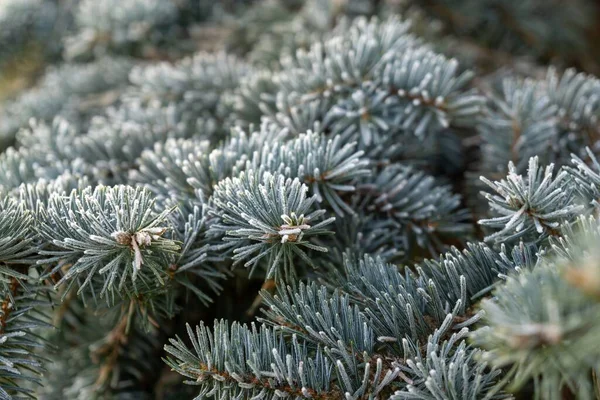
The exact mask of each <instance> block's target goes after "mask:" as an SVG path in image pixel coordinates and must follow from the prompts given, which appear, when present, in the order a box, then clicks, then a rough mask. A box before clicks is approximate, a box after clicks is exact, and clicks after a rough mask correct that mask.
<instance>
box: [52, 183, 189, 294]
mask: <svg viewBox="0 0 600 400" xmlns="http://www.w3.org/2000/svg"><path fill="white" fill-rule="evenodd" d="M169 212H170V210H165V211H163V212H162V213H160V214H157V213H156V212H155V211H154V199H153V198H152V196H151V195H150V193H149V192H148V191H145V190H143V189H139V188H138V189H134V188H132V187H128V186H115V187H105V186H98V187H96V188H95V189H92V188H90V187H88V188H86V189H83V190H79V191H77V190H74V191H72V192H71V194H70V195H68V196H61V195H60V194H53V195H52V196H51V197H50V199H49V204H48V207H47V208H46V209H45V210H44V212H43V218H42V221H41V224H40V234H41V235H42V237H43V238H44V241H45V242H46V243H47V244H48V246H49V248H48V249H45V250H43V251H41V252H40V253H41V254H44V255H46V256H47V258H45V259H44V260H42V261H40V263H41V264H44V265H48V266H49V270H48V272H47V275H50V274H55V273H58V272H60V271H64V275H62V277H61V278H60V280H59V281H58V283H57V286H60V285H63V284H66V285H68V288H69V290H73V289H75V288H77V292H78V294H82V295H84V296H85V297H87V296H92V298H94V300H95V301H96V300H97V299H96V297H97V295H98V294H99V295H100V298H105V299H106V301H107V303H108V304H112V303H114V302H115V299H120V298H137V297H139V296H142V295H148V296H149V295H151V294H152V292H155V291H156V290H157V289H161V288H164V287H165V285H167V284H168V282H169V275H168V273H167V270H168V265H170V264H171V262H172V260H173V258H174V256H175V255H176V254H177V252H178V250H179V245H178V244H177V243H176V242H175V241H173V240H171V239H169V238H168V231H169V230H170V229H172V228H171V227H170V226H169V225H168V221H167V220H166V216H167V215H168V213H169ZM95 286H98V287H100V288H101V289H100V292H99V293H96V290H97V289H98V288H97V287H95Z"/></svg>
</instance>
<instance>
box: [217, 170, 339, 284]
mask: <svg viewBox="0 0 600 400" xmlns="http://www.w3.org/2000/svg"><path fill="white" fill-rule="evenodd" d="M307 191H308V188H307V187H306V186H305V185H303V184H301V183H300V181H299V180H298V179H297V178H296V179H294V180H292V179H290V178H287V179H286V178H285V177H284V176H283V175H280V174H275V175H273V174H271V173H268V172H265V173H264V174H262V176H261V174H260V173H258V172H254V171H252V170H249V171H245V172H242V173H241V174H240V175H239V177H237V178H233V179H231V178H227V179H225V180H223V181H221V182H219V184H218V185H217V187H216V188H215V193H214V195H213V198H212V200H213V204H214V206H213V208H212V210H211V213H212V214H213V215H214V216H215V217H218V218H219V221H218V222H216V223H213V224H212V225H211V227H210V229H211V230H212V231H213V232H215V233H220V234H224V235H225V237H224V240H226V241H228V242H231V244H232V246H233V247H234V248H235V249H234V253H235V255H234V257H233V258H234V260H236V262H242V261H245V265H246V266H248V267H252V271H254V270H255V269H256V267H257V265H258V261H260V260H261V259H263V258H264V257H267V258H268V261H267V274H266V276H267V278H270V277H272V276H289V277H292V276H293V275H294V274H295V270H296V266H297V265H296V264H297V262H296V261H294V260H295V259H296V258H299V259H301V260H302V262H303V263H305V264H307V265H311V266H314V263H313V261H312V260H311V259H310V258H309V257H308V256H307V254H306V253H305V251H304V250H303V248H306V249H311V250H316V251H321V252H324V251H327V249H325V248H323V247H320V246H317V245H315V244H313V243H311V241H310V239H311V238H312V237H313V236H318V235H323V234H328V233H329V232H328V231H326V230H325V229H324V227H325V226H327V225H328V224H330V223H332V222H333V221H334V218H328V219H325V220H321V221H319V220H320V219H321V216H322V215H323V214H325V210H314V209H313V204H314V203H315V202H316V199H317V198H316V196H312V197H309V198H307V197H306V192H307ZM280 263H281V264H282V266H280Z"/></svg>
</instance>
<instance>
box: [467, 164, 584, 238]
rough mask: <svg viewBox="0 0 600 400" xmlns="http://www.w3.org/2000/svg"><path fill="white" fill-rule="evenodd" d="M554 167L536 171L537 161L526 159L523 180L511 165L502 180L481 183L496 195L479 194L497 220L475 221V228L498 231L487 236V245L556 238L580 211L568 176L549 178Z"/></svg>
mask: <svg viewBox="0 0 600 400" xmlns="http://www.w3.org/2000/svg"><path fill="white" fill-rule="evenodd" d="M553 169H554V165H553V164H550V165H548V166H547V167H546V168H545V169H542V168H540V167H539V163H538V157H537V156H536V157H532V158H530V159H529V168H528V171H527V178H526V179H525V178H524V177H523V176H521V175H519V174H518V172H517V168H516V167H515V165H514V164H513V163H512V162H510V163H509V164H508V176H507V178H506V180H504V179H502V180H501V181H495V182H491V181H490V180H488V179H486V178H485V177H481V180H482V181H483V182H484V183H485V184H487V185H488V186H489V187H490V188H492V190H494V191H495V192H496V193H497V194H489V193H482V194H483V195H484V196H485V198H486V199H487V200H488V202H489V205H490V208H491V210H492V211H493V212H494V214H500V216H498V217H494V218H489V219H482V220H479V224H481V225H484V226H489V227H492V228H495V229H497V230H498V231H497V232H495V233H493V234H491V235H488V236H487V237H486V238H485V240H486V241H490V242H497V243H498V242H500V243H502V242H510V241H514V240H516V239H522V240H525V241H529V242H536V241H539V240H541V239H544V238H545V237H547V236H549V235H556V234H558V231H557V228H558V226H559V225H560V223H561V222H563V221H567V220H569V219H570V218H573V217H574V216H575V215H577V214H578V213H579V212H581V211H582V210H583V208H582V207H581V206H579V205H577V204H575V202H574V196H573V193H571V191H570V190H569V182H568V180H569V175H568V173H567V171H565V170H560V171H559V172H558V174H557V175H556V176H554V174H553Z"/></svg>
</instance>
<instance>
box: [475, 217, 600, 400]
mask: <svg viewBox="0 0 600 400" xmlns="http://www.w3.org/2000/svg"><path fill="white" fill-rule="evenodd" d="M580 221H581V223H580V224H579V229H572V230H571V233H575V235H574V236H573V237H571V238H569V239H559V241H555V242H556V243H557V244H556V245H555V246H554V249H555V252H556V253H555V255H554V256H553V257H548V258H546V259H545V260H544V261H543V263H542V264H541V265H539V266H537V267H536V268H535V269H533V270H524V271H523V272H522V273H520V274H518V275H514V276H511V277H509V278H508V279H507V280H506V283H505V284H504V285H502V286H499V287H498V288H497V289H496V291H495V293H494V298H493V299H489V300H485V301H484V302H483V309H484V311H485V318H484V322H485V323H486V325H487V326H484V327H482V328H480V329H479V330H477V331H476V332H475V334H474V336H473V340H474V343H475V344H476V345H478V346H481V347H482V348H483V349H485V350H486V353H485V358H484V359H485V360H487V361H489V362H490V363H492V364H493V365H495V366H499V367H503V366H506V367H507V368H508V367H509V366H510V369H509V370H508V372H507V378H506V379H511V384H510V387H509V388H510V389H511V390H518V389H519V388H521V387H522V386H523V385H525V384H526V382H528V381H529V380H533V382H534V384H535V389H536V394H537V395H539V396H541V397H543V398H548V399H560V398H562V394H563V393H565V392H570V393H572V394H573V395H574V396H576V397H581V398H593V397H595V393H596V390H597V388H596V387H595V383H594V381H593V376H594V375H595V374H597V373H598V354H596V353H597V350H596V349H597V348H598V346H597V345H596V343H597V341H598V339H597V338H598V334H599V329H600V327H599V325H598V323H597V321H598V320H599V317H598V315H599V314H598V313H599V312H600V307H599V303H598V296H597V294H598V293H600V291H598V286H597V285H598V282H600V280H599V279H598V277H599V276H600V275H599V273H598V271H599V269H598V254H597V253H598V251H597V248H596V247H597V238H598V232H599V230H598V222H597V221H595V220H587V221H586V220H580ZM582 229H583V230H582ZM566 232H567V233H568V232H569V230H567V231H566ZM566 244H568V245H569V246H573V247H570V248H568V249H567V250H566V251H563V250H561V249H560V247H562V246H561V245H566Z"/></svg>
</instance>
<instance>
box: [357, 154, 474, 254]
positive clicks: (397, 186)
mask: <svg viewBox="0 0 600 400" xmlns="http://www.w3.org/2000/svg"><path fill="white" fill-rule="evenodd" d="M358 189H359V192H360V193H361V197H362V198H361V199H360V205H359V207H360V208H361V209H363V210H365V212H367V213H372V214H373V215H375V216H376V219H375V221H373V222H372V224H378V225H379V226H382V227H385V226H388V227H390V226H391V227H393V228H394V230H397V231H399V232H402V239H403V241H404V246H403V247H404V248H405V249H409V250H412V249H413V248H415V247H417V248H422V249H426V250H428V251H429V253H430V255H436V254H438V253H439V252H440V251H443V250H445V248H446V242H447V241H448V239H449V238H451V237H456V235H457V234H461V235H468V234H469V233H470V232H471V229H472V228H471V226H470V225H469V224H468V223H467V222H468V219H469V213H468V212H467V210H465V209H462V208H461V198H460V196H459V195H456V194H452V192H451V191H450V188H449V187H448V186H438V185H436V182H435V179H434V178H433V177H431V176H427V175H426V174H424V173H422V172H420V171H415V170H414V169H413V168H411V167H407V166H404V165H401V164H391V165H389V166H387V167H385V168H384V169H383V170H382V171H379V173H377V174H376V176H375V177H374V179H372V180H364V181H363V182H362V183H361V184H359V185H358ZM461 237H462V236H461ZM415 245H416V246H415Z"/></svg>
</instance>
